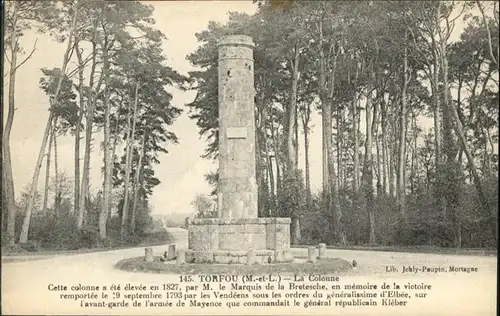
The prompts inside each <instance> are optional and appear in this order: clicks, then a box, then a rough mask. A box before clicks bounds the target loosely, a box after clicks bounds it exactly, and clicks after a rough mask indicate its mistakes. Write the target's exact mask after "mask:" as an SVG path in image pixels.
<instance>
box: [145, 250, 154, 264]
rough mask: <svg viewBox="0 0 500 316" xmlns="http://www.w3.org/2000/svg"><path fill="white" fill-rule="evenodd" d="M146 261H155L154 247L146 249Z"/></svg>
mask: <svg viewBox="0 0 500 316" xmlns="http://www.w3.org/2000/svg"><path fill="white" fill-rule="evenodd" d="M144 259H145V260H146V262H153V261H154V257H153V248H146V249H145V258H144Z"/></svg>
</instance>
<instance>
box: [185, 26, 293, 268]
mask: <svg viewBox="0 0 500 316" xmlns="http://www.w3.org/2000/svg"><path fill="white" fill-rule="evenodd" d="M254 46H255V45H254V43H253V41H252V39H251V38H250V37H248V36H244V35H229V36H225V37H223V38H222V39H221V40H220V42H219V45H218V48H219V91H218V95H219V182H218V191H217V199H218V202H217V203H218V214H217V215H218V217H217V218H205V219H195V220H193V221H192V222H191V223H190V224H189V240H188V243H189V249H188V250H187V251H186V254H185V255H186V263H193V262H195V263H202V262H205V263H240V264H245V263H247V259H248V258H247V257H248V250H250V249H253V250H254V251H255V263H268V262H285V261H290V260H291V255H290V222H291V221H290V219H289V218H258V206H257V194H258V188H257V181H256V177H255V172H256V169H255V165H256V163H255V104H254V97H255V89H254V69H253V67H254V64H253V48H254ZM253 260H254V259H253V255H252V261H253Z"/></svg>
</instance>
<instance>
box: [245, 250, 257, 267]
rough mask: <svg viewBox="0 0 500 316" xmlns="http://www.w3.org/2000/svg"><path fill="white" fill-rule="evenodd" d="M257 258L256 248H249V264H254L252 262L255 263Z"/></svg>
mask: <svg viewBox="0 0 500 316" xmlns="http://www.w3.org/2000/svg"><path fill="white" fill-rule="evenodd" d="M256 260H257V259H256V258H255V250H253V249H250V250H248V252H247V265H249V266H250V265H252V264H255V261H256Z"/></svg>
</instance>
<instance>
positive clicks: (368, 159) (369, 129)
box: [362, 71, 376, 244]
mask: <svg viewBox="0 0 500 316" xmlns="http://www.w3.org/2000/svg"><path fill="white" fill-rule="evenodd" d="M374 76H375V73H374V72H373V71H372V75H371V77H372V80H373V79H374ZM372 103H373V88H372V85H371V84H370V85H369V87H368V89H367V97H366V110H365V119H366V124H365V125H366V126H365V127H366V141H365V161H364V164H363V177H362V187H363V193H364V194H363V195H364V201H365V209H366V211H367V212H368V218H369V222H370V231H369V236H370V237H369V238H370V244H375V243H376V241H375V214H374V206H375V203H374V197H373V155H372V149H373V142H372V135H373V134H372V133H373V118H372V114H373V113H372V110H373V109H372ZM373 116H374V115H373Z"/></svg>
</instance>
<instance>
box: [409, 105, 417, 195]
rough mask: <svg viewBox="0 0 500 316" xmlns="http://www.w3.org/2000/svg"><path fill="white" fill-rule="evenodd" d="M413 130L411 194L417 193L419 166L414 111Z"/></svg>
mask: <svg viewBox="0 0 500 316" xmlns="http://www.w3.org/2000/svg"><path fill="white" fill-rule="evenodd" d="M412 123H413V124H412V125H413V126H412V127H413V128H412V130H413V146H412V151H411V180H410V185H411V194H412V195H414V194H415V187H416V186H417V185H418V174H417V172H418V166H417V149H418V147H417V138H418V134H417V128H418V125H417V116H416V115H415V114H414V113H413V115H412Z"/></svg>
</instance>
